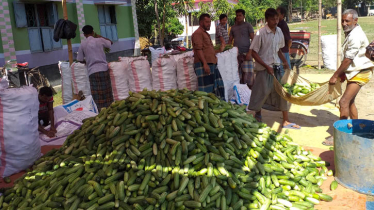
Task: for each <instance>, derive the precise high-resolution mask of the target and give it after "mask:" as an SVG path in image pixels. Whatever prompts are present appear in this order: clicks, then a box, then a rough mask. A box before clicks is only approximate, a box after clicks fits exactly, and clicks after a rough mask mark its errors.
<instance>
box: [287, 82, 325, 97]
mask: <svg viewBox="0 0 374 210" xmlns="http://www.w3.org/2000/svg"><path fill="white" fill-rule="evenodd" d="M283 88H284V90H285V91H286V92H288V93H289V94H291V95H293V96H296V97H300V96H304V95H306V94H308V93H310V92H313V91H315V90H316V89H318V88H320V85H319V84H314V83H311V84H298V83H296V84H294V85H290V84H288V83H286V84H284V85H283Z"/></svg>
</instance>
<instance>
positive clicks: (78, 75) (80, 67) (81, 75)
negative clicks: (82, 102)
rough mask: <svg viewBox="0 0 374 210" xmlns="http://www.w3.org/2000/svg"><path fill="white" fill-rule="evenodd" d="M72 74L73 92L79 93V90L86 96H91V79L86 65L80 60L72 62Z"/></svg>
mask: <svg viewBox="0 0 374 210" xmlns="http://www.w3.org/2000/svg"><path fill="white" fill-rule="evenodd" d="M71 76H72V82H73V93H74V94H78V93H79V91H82V92H83V94H84V95H85V96H90V95H91V88H90V80H89V78H88V71H87V67H86V65H85V64H83V63H79V62H75V63H73V64H71Z"/></svg>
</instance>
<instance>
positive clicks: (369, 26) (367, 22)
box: [288, 17, 374, 65]
mask: <svg viewBox="0 0 374 210" xmlns="http://www.w3.org/2000/svg"><path fill="white" fill-rule="evenodd" d="M358 23H359V24H360V26H361V27H362V29H363V30H364V32H365V33H366V36H367V38H368V39H369V42H371V41H372V40H373V39H374V17H359V18H358ZM288 26H289V28H290V30H305V31H308V32H311V41H310V44H309V50H310V52H309V54H308V57H307V62H306V64H307V65H317V64H318V21H317V20H313V21H308V22H304V23H293V24H289V25H288ZM321 34H322V36H323V35H330V34H337V20H336V19H332V20H322V27H321ZM344 39H345V36H344V34H343V33H342V42H343V41H344ZM321 61H322V58H321Z"/></svg>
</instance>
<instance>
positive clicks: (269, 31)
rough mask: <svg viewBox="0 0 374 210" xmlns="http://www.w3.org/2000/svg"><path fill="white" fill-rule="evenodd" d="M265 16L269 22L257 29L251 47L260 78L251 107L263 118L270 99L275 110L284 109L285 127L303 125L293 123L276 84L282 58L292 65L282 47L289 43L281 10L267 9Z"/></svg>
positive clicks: (258, 77)
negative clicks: (280, 23)
mask: <svg viewBox="0 0 374 210" xmlns="http://www.w3.org/2000/svg"><path fill="white" fill-rule="evenodd" d="M265 19H266V22H267V24H266V25H265V27H263V28H261V29H260V30H259V31H257V33H256V36H255V37H254V39H253V42H252V44H251V47H250V49H251V50H252V56H253V58H254V59H255V61H256V62H255V66H254V69H255V71H256V80H255V82H254V85H253V87H252V95H251V100H250V102H249V105H248V109H250V110H252V111H255V112H256V114H255V118H256V119H257V120H258V121H260V122H261V121H262V119H261V108H262V106H263V105H264V104H265V103H266V104H267V105H271V106H272V107H274V108H275V109H274V110H280V111H282V113H283V122H282V125H283V128H290V129H300V126H298V125H296V124H295V123H290V121H289V119H288V110H289V106H288V104H287V101H286V100H284V99H283V98H282V97H281V96H280V95H279V94H278V93H277V92H276V91H275V89H274V86H273V80H274V77H275V78H276V79H278V80H280V79H281V72H280V65H282V63H281V60H282V62H283V65H284V67H285V68H289V67H288V63H287V60H286V58H285V57H284V55H283V53H282V50H281V48H283V47H284V45H285V43H284V37H283V33H282V30H281V29H280V28H278V27H277V24H278V21H279V17H278V13H277V11H276V10H275V9H273V8H270V9H267V10H266V12H265Z"/></svg>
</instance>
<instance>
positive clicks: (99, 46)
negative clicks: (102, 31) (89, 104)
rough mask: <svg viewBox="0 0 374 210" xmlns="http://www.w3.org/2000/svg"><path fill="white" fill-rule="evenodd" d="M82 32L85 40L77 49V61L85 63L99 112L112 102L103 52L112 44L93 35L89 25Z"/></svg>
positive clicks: (110, 86)
mask: <svg viewBox="0 0 374 210" xmlns="http://www.w3.org/2000/svg"><path fill="white" fill-rule="evenodd" d="M82 31H83V34H84V36H85V37H86V40H83V41H82V44H81V46H80V47H79V50H78V56H77V60H78V61H80V62H85V63H86V66H87V70H88V75H89V78H90V86H91V94H92V98H93V100H94V101H95V103H96V105H97V108H98V110H101V108H103V107H108V106H109V105H110V104H111V103H112V102H113V94H112V85H111V82H110V76H109V72H108V63H107V62H106V56H105V52H104V48H110V47H111V45H112V44H113V43H112V41H110V40H109V39H107V38H104V37H102V36H100V35H97V34H95V32H94V31H93V27H92V26H90V25H86V26H84V27H83V28H82ZM84 60H85V61H84Z"/></svg>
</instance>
